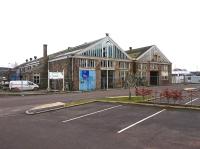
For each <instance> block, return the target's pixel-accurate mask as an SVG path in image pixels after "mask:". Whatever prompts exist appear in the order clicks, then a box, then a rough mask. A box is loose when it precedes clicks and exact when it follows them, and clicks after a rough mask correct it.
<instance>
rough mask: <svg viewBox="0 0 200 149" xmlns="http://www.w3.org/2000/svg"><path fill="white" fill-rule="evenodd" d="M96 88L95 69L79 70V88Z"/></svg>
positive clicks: (86, 89) (83, 89)
mask: <svg viewBox="0 0 200 149" xmlns="http://www.w3.org/2000/svg"><path fill="white" fill-rule="evenodd" d="M95 89H96V71H95V70H79V90H80V91H90V90H95Z"/></svg>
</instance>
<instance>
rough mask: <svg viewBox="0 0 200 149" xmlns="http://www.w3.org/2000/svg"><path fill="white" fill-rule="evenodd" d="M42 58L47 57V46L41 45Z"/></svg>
mask: <svg viewBox="0 0 200 149" xmlns="http://www.w3.org/2000/svg"><path fill="white" fill-rule="evenodd" d="M43 57H47V44H43Z"/></svg>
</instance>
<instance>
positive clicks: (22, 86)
mask: <svg viewBox="0 0 200 149" xmlns="http://www.w3.org/2000/svg"><path fill="white" fill-rule="evenodd" d="M38 88H39V86H38V85H37V84H35V83H33V82H31V81H26V80H18V81H10V83H9V89H10V90H16V91H17V90H19V91H26V90H37V89H38Z"/></svg>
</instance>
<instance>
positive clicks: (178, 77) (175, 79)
mask: <svg viewBox="0 0 200 149" xmlns="http://www.w3.org/2000/svg"><path fill="white" fill-rule="evenodd" d="M185 76H191V73H190V72H189V71H187V70H186V69H180V68H175V69H173V70H172V83H186V82H188V81H187V79H186V77H185Z"/></svg>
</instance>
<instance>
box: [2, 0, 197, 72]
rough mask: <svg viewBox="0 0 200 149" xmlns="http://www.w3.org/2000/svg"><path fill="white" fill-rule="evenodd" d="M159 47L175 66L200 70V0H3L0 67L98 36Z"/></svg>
mask: <svg viewBox="0 0 200 149" xmlns="http://www.w3.org/2000/svg"><path fill="white" fill-rule="evenodd" d="M106 32H108V33H109V34H110V37H111V38H112V39H113V40H114V41H116V42H117V43H118V44H119V46H121V48H122V49H124V50H128V48H129V47H130V46H132V47H133V48H139V47H144V46H149V45H157V46H158V48H159V49H160V50H161V51H162V52H163V53H164V54H165V55H166V56H167V58H168V59H169V60H170V61H171V62H172V63H173V68H174V67H179V68H186V69H188V70H200V63H199V50H200V43H199V39H200V1H199V0H1V1H0V54H1V56H0V66H10V63H15V62H17V63H18V64H20V63H23V62H25V59H27V58H28V59H29V58H30V57H33V56H35V55H36V56H38V57H41V56H42V46H43V44H48V54H51V53H54V52H57V51H59V50H64V49H66V48H67V47H69V46H76V45H79V44H82V43H84V42H89V41H92V40H96V39H99V38H102V37H104V36H105V33H106Z"/></svg>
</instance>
